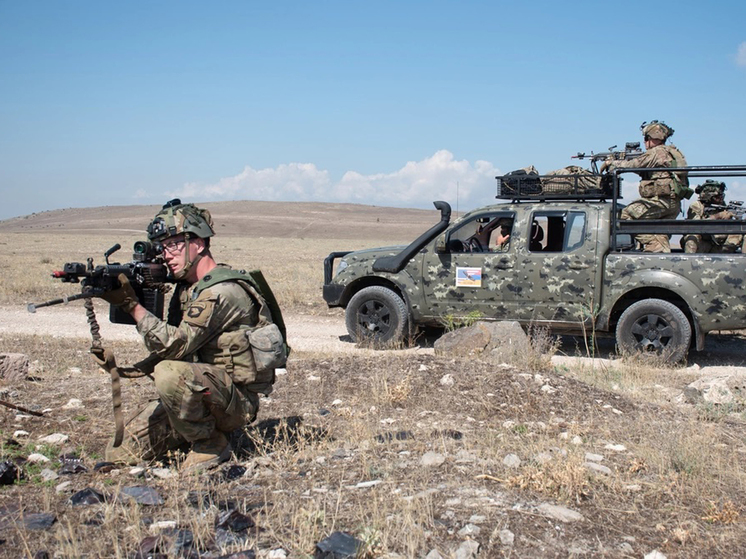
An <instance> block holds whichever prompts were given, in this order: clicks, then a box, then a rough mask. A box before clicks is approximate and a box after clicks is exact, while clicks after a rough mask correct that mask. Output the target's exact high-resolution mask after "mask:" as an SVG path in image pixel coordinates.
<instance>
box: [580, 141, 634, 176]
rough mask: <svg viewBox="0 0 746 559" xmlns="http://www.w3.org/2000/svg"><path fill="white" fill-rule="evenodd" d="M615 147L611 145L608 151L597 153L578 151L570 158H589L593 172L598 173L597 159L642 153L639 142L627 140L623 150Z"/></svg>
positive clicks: (626, 157) (630, 157)
mask: <svg viewBox="0 0 746 559" xmlns="http://www.w3.org/2000/svg"><path fill="white" fill-rule="evenodd" d="M615 149H616V146H611V147H610V148H609V151H602V152H599V153H593V152H591V153H589V154H586V153H585V152H578V153H577V154H576V155H573V156H572V157H571V159H590V160H591V168H592V169H593V172H594V173H598V165H597V162H598V161H605V160H606V159H633V158H635V157H639V156H640V155H642V150H641V149H640V142H627V143H626V144H624V151H614V150H615Z"/></svg>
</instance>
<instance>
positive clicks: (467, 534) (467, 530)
mask: <svg viewBox="0 0 746 559" xmlns="http://www.w3.org/2000/svg"><path fill="white" fill-rule="evenodd" d="M479 532H481V529H480V528H479V526H477V525H475V524H467V525H466V526H464V527H463V528H461V530H459V531H458V535H459V536H461V537H462V538H471V537H474V536H478V535H479Z"/></svg>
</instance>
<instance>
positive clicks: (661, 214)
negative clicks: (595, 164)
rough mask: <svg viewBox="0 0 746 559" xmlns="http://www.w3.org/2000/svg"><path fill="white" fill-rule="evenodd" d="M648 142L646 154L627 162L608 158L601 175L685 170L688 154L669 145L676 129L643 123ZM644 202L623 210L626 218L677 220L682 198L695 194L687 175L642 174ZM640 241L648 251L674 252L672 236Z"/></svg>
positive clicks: (640, 237)
mask: <svg viewBox="0 0 746 559" xmlns="http://www.w3.org/2000/svg"><path fill="white" fill-rule="evenodd" d="M640 129H641V130H642V135H643V138H644V140H645V153H643V154H642V155H640V156H639V157H635V158H633V159H627V160H615V159H607V160H606V161H605V162H604V163H603V165H601V169H600V170H601V172H603V171H613V170H614V169H622V168H627V169H637V168H643V167H651V168H652V167H685V166H686V164H687V163H686V159H685V158H684V154H683V153H681V151H679V149H678V148H677V147H676V146H674V145H666V140H667V139H668V138H670V137H671V136H673V133H674V130H673V128H671V127H670V126H668V125H666V124H665V123H664V122H662V121H657V120H653V121H651V122H650V123H646V122H643V123H642V126H640ZM639 174H640V176H641V179H642V180H641V181H640V197H641V198H640V199H639V200H635V201H634V202H632V203H631V204H629V205H628V206H626V207H625V208H624V209H623V210H622V215H621V218H622V219H676V216H677V215H678V214H679V212H680V211H681V199H682V198H688V197H689V196H691V194H692V190H691V189H690V188H689V179H688V178H687V175H686V173H685V172H678V173H671V172H666V171H650V172H644V171H643V172H640V173H639ZM636 241H637V244H638V246H639V247H641V248H642V250H644V251H645V252H671V246H670V243H669V238H668V235H650V234H643V235H637V236H636Z"/></svg>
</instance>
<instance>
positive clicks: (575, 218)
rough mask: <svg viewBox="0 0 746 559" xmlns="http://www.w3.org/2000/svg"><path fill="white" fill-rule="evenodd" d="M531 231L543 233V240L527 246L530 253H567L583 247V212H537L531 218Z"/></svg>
mask: <svg viewBox="0 0 746 559" xmlns="http://www.w3.org/2000/svg"><path fill="white" fill-rule="evenodd" d="M533 231H541V232H543V235H544V239H543V241H539V242H532V243H531V244H530V245H529V250H530V251H531V252H569V251H571V250H575V249H577V248H579V247H581V246H582V245H583V240H584V239H585V213H584V212H537V213H535V214H534V216H533V225H532V232H533Z"/></svg>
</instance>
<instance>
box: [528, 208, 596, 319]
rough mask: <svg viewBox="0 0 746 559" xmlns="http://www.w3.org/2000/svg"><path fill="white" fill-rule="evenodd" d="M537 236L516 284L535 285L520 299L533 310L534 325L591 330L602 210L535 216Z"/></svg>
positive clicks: (541, 213) (586, 209)
mask: <svg viewBox="0 0 746 559" xmlns="http://www.w3.org/2000/svg"><path fill="white" fill-rule="evenodd" d="M531 225H532V237H533V238H534V241H533V242H530V243H529V244H528V245H527V247H525V248H526V250H525V254H523V255H522V256H521V257H520V258H519V261H518V262H519V266H518V273H517V275H516V281H517V283H518V284H520V285H530V286H531V287H532V288H531V290H530V291H528V292H525V293H520V294H519V295H518V297H517V300H518V301H520V300H521V299H523V300H524V302H525V305H526V306H533V312H532V316H531V321H533V322H537V323H547V322H551V323H552V326H553V327H554V328H558V327H560V328H561V327H563V326H564V327H567V328H577V327H578V326H579V325H580V323H581V322H586V323H587V324H588V325H590V323H591V322H590V317H591V316H592V312H593V309H594V307H595V302H594V300H593V297H594V293H595V286H596V283H597V281H598V278H597V277H596V275H597V273H598V272H599V270H600V268H599V267H598V265H597V255H596V247H597V243H596V240H597V228H598V227H597V226H598V209H597V208H594V207H591V206H581V207H578V209H576V210H575V209H573V210H562V211H549V210H548V211H535V212H532V214H531Z"/></svg>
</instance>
